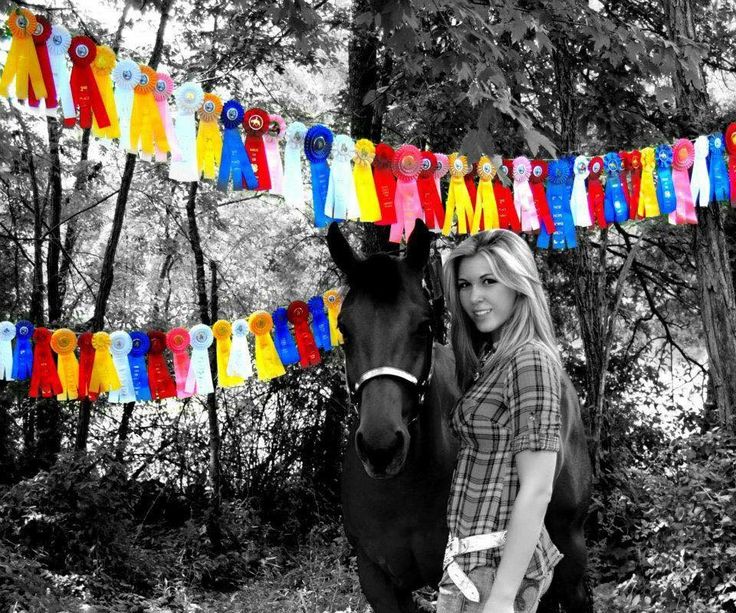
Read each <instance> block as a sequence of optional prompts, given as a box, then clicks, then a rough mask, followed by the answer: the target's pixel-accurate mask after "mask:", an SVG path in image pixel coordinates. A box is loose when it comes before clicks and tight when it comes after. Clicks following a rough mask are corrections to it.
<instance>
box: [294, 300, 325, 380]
mask: <svg viewBox="0 0 736 613" xmlns="http://www.w3.org/2000/svg"><path fill="white" fill-rule="evenodd" d="M286 317H287V319H288V320H289V322H290V323H291V325H292V326H294V337H295V338H296V346H297V349H298V350H299V364H300V366H301V367H302V368H309V367H310V366H316V365H317V364H319V363H320V362H321V361H322V359H321V358H320V355H319V349H318V348H317V342H316V341H315V340H314V335H313V334H312V330H311V329H310V327H309V307H308V306H307V303H306V302H302V301H301V300H294V301H293V302H292V303H291V304H290V305H289V308H288V309H286Z"/></svg>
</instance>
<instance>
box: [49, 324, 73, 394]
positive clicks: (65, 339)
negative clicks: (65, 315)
mask: <svg viewBox="0 0 736 613" xmlns="http://www.w3.org/2000/svg"><path fill="white" fill-rule="evenodd" d="M76 348H77V335H76V334H74V332H72V331H71V330H69V328H61V329H60V330H56V331H55V332H54V333H53V334H52V335H51V349H53V350H54V351H55V352H56V355H57V356H58V359H57V372H58V374H59V381H60V382H61V393H60V394H59V395H58V396H57V399H58V400H75V399H76V398H77V397H78V396H79V363H78V362H77V358H76V356H75V355H74V350H75V349H76Z"/></svg>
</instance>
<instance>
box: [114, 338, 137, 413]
mask: <svg viewBox="0 0 736 613" xmlns="http://www.w3.org/2000/svg"><path fill="white" fill-rule="evenodd" d="M110 343H111V344H110V353H112V362H113V364H115V370H116V371H117V373H118V379H120V389H117V390H110V393H109V394H108V401H109V402H114V403H121V402H135V387H134V386H133V375H132V374H131V372H130V363H129V362H128V354H129V353H130V350H131V349H133V339H131V338H130V334H128V333H127V332H125V331H123V330H117V331H115V332H113V333H112V334H110Z"/></svg>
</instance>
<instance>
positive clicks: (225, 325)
mask: <svg viewBox="0 0 736 613" xmlns="http://www.w3.org/2000/svg"><path fill="white" fill-rule="evenodd" d="M232 334H233V327H232V325H231V324H230V322H229V321H227V320H225V319H220V320H218V321H216V322H215V323H214V324H212V335H213V336H214V337H215V341H216V342H217V347H216V350H215V354H216V356H217V385H218V386H219V387H236V386H238V385H242V384H243V378H242V377H238V376H237V375H230V374H228V372H227V366H228V364H229V362H230V352H231V350H232V341H231V340H230V337H231V336H232Z"/></svg>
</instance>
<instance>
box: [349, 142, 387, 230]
mask: <svg viewBox="0 0 736 613" xmlns="http://www.w3.org/2000/svg"><path fill="white" fill-rule="evenodd" d="M375 157H376V146H375V145H374V144H373V143H372V142H371V141H369V140H368V139H367V138H361V139H360V140H359V141H358V142H356V143H355V158H354V160H355V166H353V182H354V183H355V191H356V192H357V194H358V206H359V207H360V220H361V221H379V220H380V219H381V206H380V205H379V204H378V194H377V193H376V183H375V181H374V180H373V168H372V166H371V165H372V164H373V159H374V158H375Z"/></svg>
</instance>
